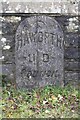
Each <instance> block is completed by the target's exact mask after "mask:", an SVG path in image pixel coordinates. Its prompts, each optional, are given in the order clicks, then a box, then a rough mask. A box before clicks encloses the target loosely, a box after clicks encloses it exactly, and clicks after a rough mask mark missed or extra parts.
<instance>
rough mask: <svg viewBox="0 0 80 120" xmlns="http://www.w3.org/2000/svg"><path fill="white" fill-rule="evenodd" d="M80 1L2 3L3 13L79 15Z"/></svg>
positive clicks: (9, 1)
mask: <svg viewBox="0 0 80 120" xmlns="http://www.w3.org/2000/svg"><path fill="white" fill-rule="evenodd" d="M78 4H79V0H75V1H74V0H64V1H63V0H59V1H54V0H52V1H49V0H47V1H46V2H45V1H41V2H40V1H37V2H35V1H32V2H30V1H29V0H26V1H24V0H23V2H22V1H21V2H18V1H17V2H16V1H15V0H14V1H12V0H8V1H6V2H2V12H4V13H11V12H12V13H21V12H22V13H23V12H24V13H61V14H78Z"/></svg>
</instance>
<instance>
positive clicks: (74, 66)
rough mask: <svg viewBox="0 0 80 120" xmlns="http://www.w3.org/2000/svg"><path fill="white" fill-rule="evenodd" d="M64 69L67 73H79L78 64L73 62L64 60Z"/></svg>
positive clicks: (79, 66) (79, 65)
mask: <svg viewBox="0 0 80 120" xmlns="http://www.w3.org/2000/svg"><path fill="white" fill-rule="evenodd" d="M64 69H66V70H67V71H70V70H71V71H80V62H74V61H69V60H66V61H65V62H64Z"/></svg>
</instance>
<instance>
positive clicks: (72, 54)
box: [64, 47, 80, 59]
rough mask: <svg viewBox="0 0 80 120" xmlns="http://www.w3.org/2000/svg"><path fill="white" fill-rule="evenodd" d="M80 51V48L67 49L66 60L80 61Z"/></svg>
mask: <svg viewBox="0 0 80 120" xmlns="http://www.w3.org/2000/svg"><path fill="white" fill-rule="evenodd" d="M79 52H80V51H79V49H78V48H73V47H72V48H71V47H69V48H65V54H64V57H65V58H66V59H71V58H73V59H79V58H80V56H79V54H80V53H79Z"/></svg>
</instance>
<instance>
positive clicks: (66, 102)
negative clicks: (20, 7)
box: [0, 84, 80, 118]
mask: <svg viewBox="0 0 80 120" xmlns="http://www.w3.org/2000/svg"><path fill="white" fill-rule="evenodd" d="M2 91H3V92H2V101H1V100H0V106H2V113H3V114H2V118H79V117H80V116H79V99H80V92H79V91H78V89H76V88H74V87H71V86H66V87H65V88H61V87H54V86H45V87H44V88H40V89H34V90H32V91H26V90H25V89H24V90H23V89H22V90H17V89H15V87H14V86H13V87H12V85H10V84H9V85H8V86H5V87H3V90H2Z"/></svg>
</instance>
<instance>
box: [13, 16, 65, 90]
mask: <svg viewBox="0 0 80 120" xmlns="http://www.w3.org/2000/svg"><path fill="white" fill-rule="evenodd" d="M15 40H16V41H15V48H16V50H15V52H16V81H17V84H18V86H19V87H23V86H24V87H26V88H28V87H29V88H31V87H36V86H45V85H47V84H54V85H56V84H57V85H61V86H63V67H64V60H63V58H64V50H63V32H62V29H61V27H60V26H59V24H58V23H57V21H55V20H54V19H52V18H51V17H48V16H44V15H42V16H34V17H30V18H26V19H25V20H23V21H22V22H21V24H20V25H19V27H18V29H17V31H16V38H15Z"/></svg>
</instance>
